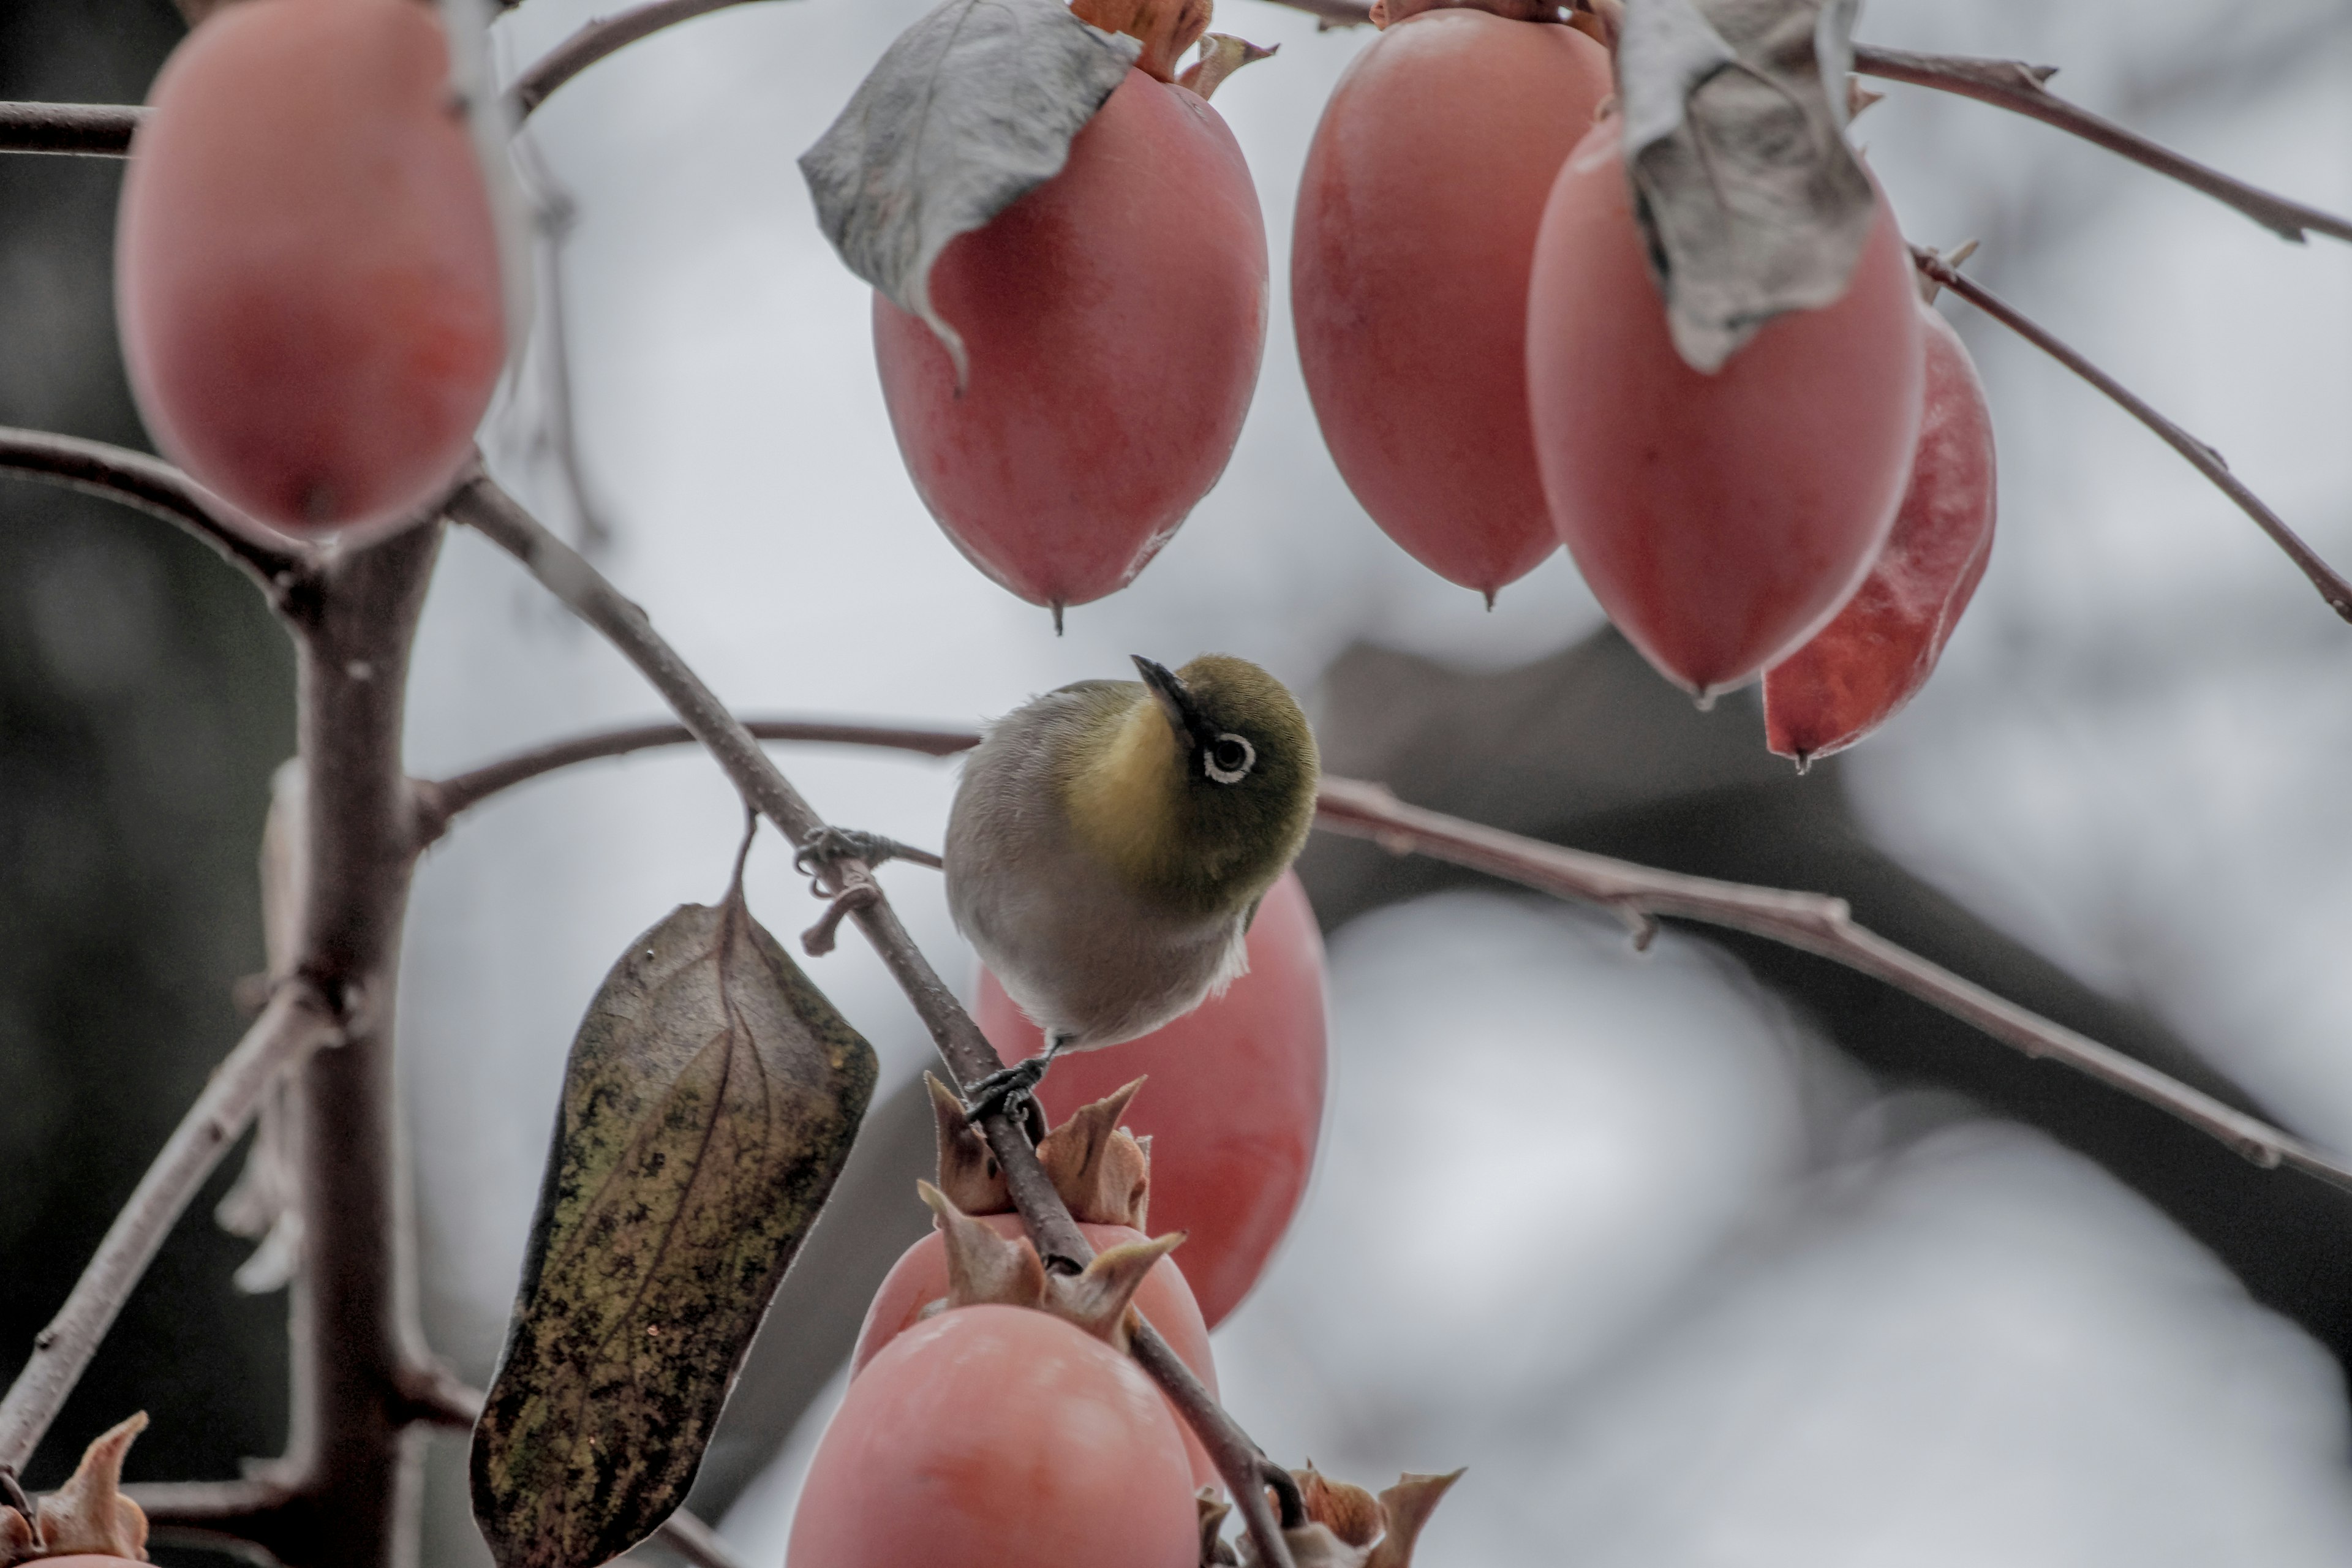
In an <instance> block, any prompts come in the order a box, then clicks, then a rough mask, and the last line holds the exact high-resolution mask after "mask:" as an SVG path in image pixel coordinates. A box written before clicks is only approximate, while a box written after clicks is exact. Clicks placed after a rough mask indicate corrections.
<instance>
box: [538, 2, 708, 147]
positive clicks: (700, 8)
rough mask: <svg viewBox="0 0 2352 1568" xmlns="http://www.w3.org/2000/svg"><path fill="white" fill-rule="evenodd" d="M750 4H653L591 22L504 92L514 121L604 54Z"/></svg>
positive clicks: (564, 41)
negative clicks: (685, 24)
mask: <svg viewBox="0 0 2352 1568" xmlns="http://www.w3.org/2000/svg"><path fill="white" fill-rule="evenodd" d="M748 3H749V0H651V3H650V4H648V5H639V6H637V7H636V8H635V9H634V10H629V11H624V12H622V13H621V14H620V15H619V16H604V17H601V18H599V19H598V20H596V21H593V22H590V23H588V24H587V25H586V26H583V27H582V28H581V29H580V30H579V31H578V32H575V33H573V34H572V36H571V37H568V38H566V39H564V40H563V41H562V43H560V44H558V45H556V46H555V47H553V48H551V49H550V50H548V51H547V53H545V54H543V55H541V56H540V57H539V58H538V59H537V60H535V61H533V62H532V63H531V66H530V69H528V70H526V71H524V72H523V73H522V75H520V76H519V77H517V78H516V79H515V83H514V85H513V86H512V87H510V88H509V89H507V96H508V97H509V98H510V99H511V100H513V101H514V106H515V118H516V119H518V120H520V119H521V118H523V117H524V116H526V115H528V114H529V113H530V111H531V110H534V109H537V108H538V107H539V106H540V105H541V104H542V103H545V102H546V101H547V100H548V97H549V95H550V94H551V93H553V92H554V91H555V89H557V88H559V87H562V85H563V84H564V83H565V82H567V81H570V80H571V79H572V78H573V77H575V76H578V75H579V74H580V73H581V72H582V71H584V70H586V69H587V68H589V67H590V66H593V65H594V64H595V63H596V62H597V61H598V60H601V59H603V58H604V57H605V56H606V55H609V54H613V53H615V52H617V51H618V50H621V49H625V48H626V47H629V46H630V45H631V44H634V43H635V42H636V41H637V40H638V39H640V38H645V37H652V36H653V35H654V34H656V33H658V32H660V31H661V30H662V29H663V28H665V27H675V26H677V25H678V24H679V23H680V22H690V21H692V20H694V18H695V17H697V16H709V14H710V13H711V12H713V11H724V10H725V9H727V8H728V7H729V6H730V5H745V4H748Z"/></svg>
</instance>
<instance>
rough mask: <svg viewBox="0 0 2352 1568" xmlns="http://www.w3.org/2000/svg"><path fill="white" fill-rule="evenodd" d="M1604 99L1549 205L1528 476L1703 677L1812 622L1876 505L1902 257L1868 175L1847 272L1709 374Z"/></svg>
mask: <svg viewBox="0 0 2352 1568" xmlns="http://www.w3.org/2000/svg"><path fill="white" fill-rule="evenodd" d="M1621 129H1622V127H1621V121H1619V120H1618V119H1617V118H1616V117H1614V116H1612V117H1611V118H1610V119H1608V120H1606V121H1602V122H1601V124H1600V125H1597V126H1595V127H1594V128H1593V129H1592V131H1591V133H1590V134H1588V135H1587V136H1586V137H1585V139H1584V141H1583V142H1580V143H1579V144H1578V146H1577V149H1576V151H1575V153H1572V154H1570V157H1569V160H1568V163H1566V164H1565V165H1564V166H1563V167H1562V168H1561V170H1560V173H1559V180H1558V182H1557V183H1556V184H1554V186H1553V188H1552V194H1551V200H1550V202H1549V204H1548V205H1546V207H1545V209H1544V220H1543V228H1542V232H1541V234H1540V235H1539V236H1538V239H1537V241H1536V256H1535V269H1534V275H1533V279H1532V280H1531V282H1530V285H1529V289H1528V409H1529V412H1530V414H1531V415H1532V416H1533V420H1534V429H1535V444H1536V455H1537V459H1538V463H1539V465H1540V466H1541V468H1542V471H1543V481H1544V493H1545V495H1546V496H1547V497H1548V498H1549V500H1550V503H1551V515H1552V521H1553V522H1554V524H1555V525H1556V526H1557V527H1558V528H1559V533H1560V537H1561V539H1562V540H1563V541H1564V542H1566V543H1567V545H1568V548H1569V551H1570V553H1571V554H1572V555H1574V556H1575V558H1576V563H1577V566H1578V567H1579V569H1580V570H1581V571H1582V572H1583V574H1584V580H1585V582H1586V583H1587V584H1589V585H1590V586H1591V589H1592V592H1593V595H1594V596H1595V597H1596V598H1598V599H1599V600H1600V601H1601V608H1602V609H1604V610H1606V611H1607V612H1608V613H1609V618H1610V619H1611V620H1612V621H1613V622H1615V623H1616V625H1617V628H1618V629H1619V630H1620V631H1622V632H1623V633H1624V634H1625V636H1626V637H1627V638H1628V639H1629V640H1630V641H1631V642H1632V643H1633V646H1634V647H1637V648H1639V649H1641V650H1642V652H1643V655H1644V656H1645V657H1646V658H1648V659H1649V661H1650V662H1651V663H1652V664H1653V665H1654V666H1656V667H1657V668H1658V669H1659V670H1660V671H1661V672H1663V673H1664V675H1665V676H1666V677H1667V678H1668V679H1672V680H1674V681H1675V682H1676V683H1678V684H1680V685H1681V686H1683V687H1685V689H1689V690H1691V691H1694V692H1697V693H1699V694H1701V695H1702V697H1705V696H1710V695H1712V694H1714V693H1716V692H1719V691H1725V690H1728V689H1731V688H1733V687H1737V686H1739V685H1743V684H1745V683H1746V682H1747V681H1748V680H1751V679H1755V677H1756V676H1758V675H1759V674H1760V673H1761V672H1762V671H1763V670H1764V669H1765V668H1767V667H1769V666H1770V665H1773V664H1776V663H1778V662H1780V660H1781V659H1783V658H1787V657H1788V656H1789V655H1790V654H1791V653H1793V652H1794V651H1796V649H1797V648H1799V647H1801V646H1803V644H1804V642H1805V641H1806V639H1807V638H1809V637H1811V636H1812V635H1813V633H1814V632H1816V631H1818V630H1820V629H1821V627H1822V625H1823V624H1824V623H1826V622H1827V621H1828V620H1829V618H1830V617H1831V616H1833V615H1835V614H1836V613H1837V611H1838V608H1839V606H1841V605H1843V604H1844V603H1845V601H1846V599H1847V598H1848V597H1849V596H1850V595H1852V594H1853V591H1854V589H1855V587H1856V586H1858V585H1859V584H1860V583H1861V581H1862V579H1863V576H1864V574H1866V573H1867V572H1868V571H1869V570H1870V563H1871V562H1872V561H1873V560H1874V559H1875V558H1876V556H1877V553H1878V549H1879V546H1880V545H1881V544H1882V543H1884V542H1885V539H1886V535H1887V531H1888V530H1889V529H1890V528H1892V527H1893V525H1894V521H1895V506H1896V504H1897V503H1898V502H1899V501H1900V500H1902V496H1903V487H1904V480H1905V479H1906V476H1907V475H1908V473H1909V471H1910V463H1911V451H1912V447H1913V446H1914V445H1915V444H1916V438H1917V434H1918V428H1919V407H1920V397H1921V391H1920V352H1921V351H1920V335H1921V334H1920V326H1919V312H1918V292H1917V289H1916V285H1915V284H1914V283H1913V281H1912V273H1911V258H1910V255H1909V252H1908V251H1907V250H1906V248H1905V247H1904V244H1903V237H1902V235H1901V233H1900V232H1899V231H1898V230H1897V229H1896V227H1895V217H1894V214H1893V212H1892V210H1891V209H1890V208H1889V207H1888V206H1887V204H1886V197H1885V192H1883V191H1881V192H1880V193H1879V194H1878V213H1877V218H1876V221H1875V223H1874V226H1873V227H1872V229H1871V231H1870V235H1869V238H1868V239H1867V241H1866V242H1865V244H1864V249H1863V254H1862V257H1861V259H1860V260H1859V261H1858V262H1857V263H1856V265H1855V267H1854V270H1853V279H1852V280H1851V281H1850V282H1849V283H1848V285H1847V287H1846V291H1845V293H1844V294H1843V296H1842V297H1840V298H1839V299H1838V300H1836V301H1835V302H1834V303H1832V304H1830V305H1828V306H1826V307H1824V308H1822V309H1821V310H1796V311H1790V312H1789V313H1787V314H1784V315H1781V316H1778V317H1776V318H1774V319H1773V320H1772V321H1769V322H1767V323H1766V324H1765V325H1764V327H1763V328H1762V329H1761V330H1760V331H1758V332H1757V333H1756V335H1755V336H1754V337H1753V338H1752V339H1750V340H1749V341H1748V343H1747V344H1746V345H1745V346H1743V347H1742V348H1741V349H1740V350H1739V351H1738V353H1735V354H1733V355H1732V356H1731V358H1730V360H1729V361H1728V362H1727V363H1725V365H1724V366H1723V367H1722V368H1721V369H1720V370H1718V371H1717V372H1716V373H1715V374H1712V375H1706V374H1701V373H1700V372H1698V371H1695V370H1693V369H1691V368H1690V366H1689V365H1688V364H1686V363H1684V361H1683V359H1682V357H1681V356H1680V355H1679V354H1678V353H1675V346H1674V342H1673V340H1672V338H1671V337H1670V336H1669V335H1668V332H1667V327H1666V312H1665V305H1664V298H1663V296H1662V295H1661V294H1660V292H1659V289H1658V287H1657V284H1656V282H1655V281H1654V279H1653V278H1652V276H1651V273H1650V268H1649V263H1648V260H1647V258H1646V256H1645V254H1644V250H1643V243H1642V239H1641V237H1640V234H1639V232H1638V230H1637V229H1636V228H1635V226H1634V223H1633V208H1632V202H1631V198H1630V195H1629V194H1628V190H1627V184H1626V178H1625V172H1624V165H1623V160H1622V153H1621V134H1620V132H1621Z"/></svg>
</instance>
